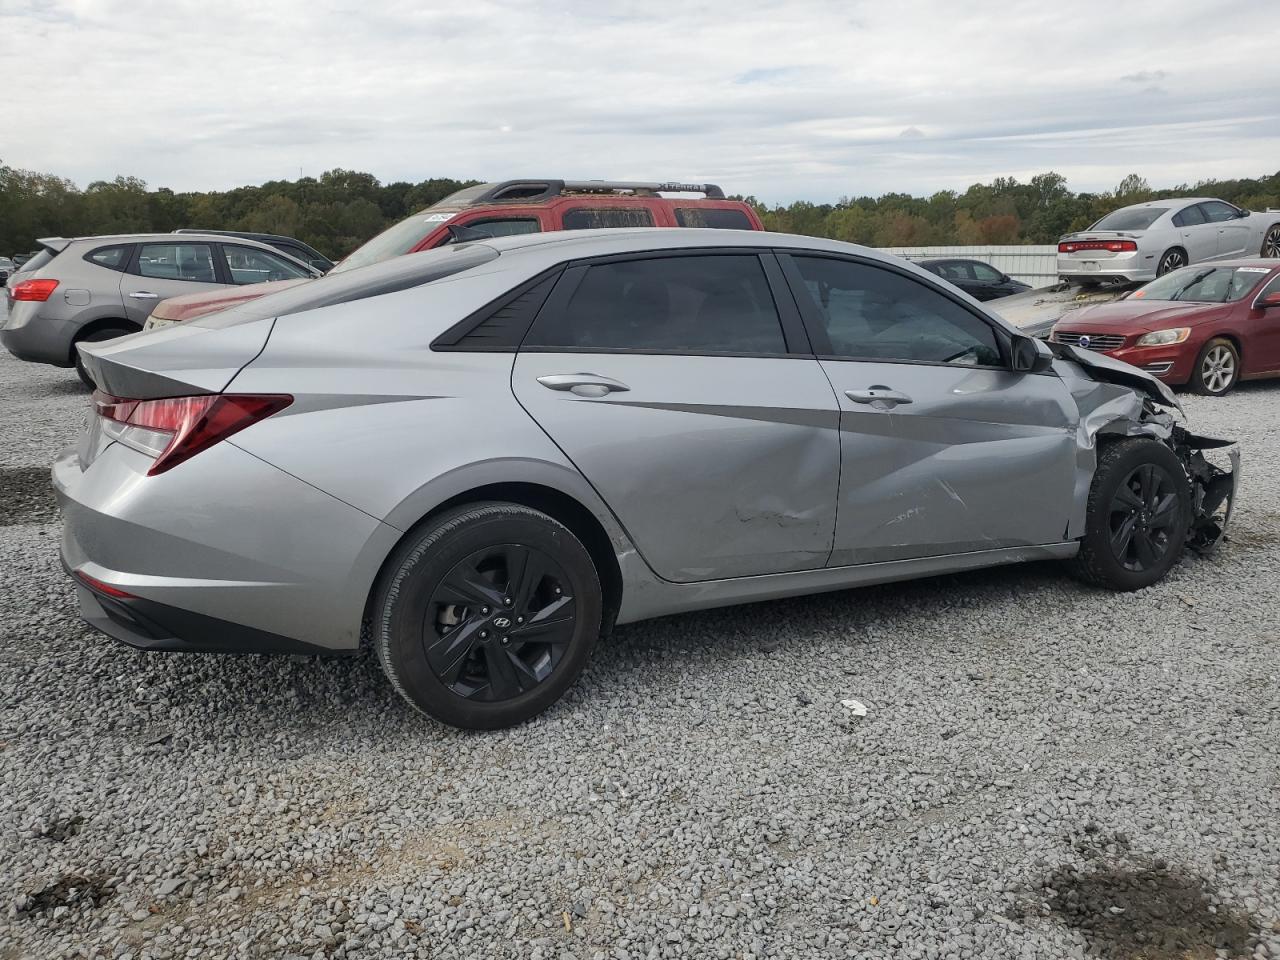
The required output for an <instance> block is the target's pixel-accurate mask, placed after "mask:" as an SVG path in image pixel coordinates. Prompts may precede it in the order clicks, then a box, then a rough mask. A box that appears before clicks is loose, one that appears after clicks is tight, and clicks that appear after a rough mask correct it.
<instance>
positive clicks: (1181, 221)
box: [1173, 203, 1204, 227]
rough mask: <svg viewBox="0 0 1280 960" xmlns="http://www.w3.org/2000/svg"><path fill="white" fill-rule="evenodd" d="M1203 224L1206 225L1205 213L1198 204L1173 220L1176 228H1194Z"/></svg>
mask: <svg viewBox="0 0 1280 960" xmlns="http://www.w3.org/2000/svg"><path fill="white" fill-rule="evenodd" d="M1201 223H1204V211H1203V210H1201V209H1200V204H1198V203H1197V204H1194V205H1193V206H1190V207H1187V209H1185V210H1183V211H1182V212H1181V213H1179V214H1178V215H1177V216H1175V217H1174V218H1173V225H1174V226H1175V227H1194V226H1197V225H1198V224H1201Z"/></svg>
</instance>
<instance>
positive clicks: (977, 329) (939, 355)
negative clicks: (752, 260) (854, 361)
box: [795, 257, 1001, 367]
mask: <svg viewBox="0 0 1280 960" xmlns="http://www.w3.org/2000/svg"><path fill="white" fill-rule="evenodd" d="M795 264H796V266H797V267H798V268H799V270H800V275H801V276H802V277H803V278H804V285H805V288H806V289H807V290H808V292H809V295H810V296H811V298H812V300H813V304H814V305H815V306H816V307H817V312H818V315H819V317H820V318H821V320H822V323H823V325H824V327H825V328H826V332H827V336H828V338H829V339H830V341H831V352H832V353H833V354H834V355H835V356H839V357H850V358H858V359H865V360H914V361H918V362H926V363H954V364H964V365H969V366H974V365H983V366H993V367H994V366H1000V365H1001V356H1000V348H999V346H998V345H997V343H996V337H995V332H994V331H993V330H992V329H991V327H990V325H989V324H987V323H986V322H984V321H983V320H981V319H979V318H978V317H976V316H974V315H973V314H972V313H970V312H969V311H968V310H966V309H965V308H964V307H962V306H960V305H959V304H958V303H955V302H954V301H952V300H950V299H948V298H947V297H945V296H943V295H942V294H941V293H939V292H938V291H936V290H934V289H932V288H930V287H928V286H926V285H925V284H923V283H921V282H919V281H918V280H913V279H911V278H910V277H905V276H903V275H902V274H900V273H895V272H893V271H891V270H886V269H883V268H881V267H873V266H870V265H867V264H860V263H852V262H850V261H847V260H828V259H825V258H822V257H796V258H795Z"/></svg>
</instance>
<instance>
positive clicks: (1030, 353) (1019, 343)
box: [1009, 333, 1048, 373]
mask: <svg viewBox="0 0 1280 960" xmlns="http://www.w3.org/2000/svg"><path fill="white" fill-rule="evenodd" d="M1036 344H1037V341H1036V340H1035V339H1034V338H1033V337H1026V336H1023V335H1022V334H1020V333H1015V334H1014V335H1013V340H1012V342H1011V343H1010V344H1009V353H1010V356H1011V363H1010V368H1011V369H1012V370H1013V372H1014V373H1035V372H1037V371H1039V370H1043V369H1044V368H1045V366H1047V364H1048V360H1047V359H1042V357H1041V354H1040V348H1039V347H1038V346H1037V345H1036Z"/></svg>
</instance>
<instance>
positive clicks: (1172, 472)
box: [1070, 437, 1191, 590]
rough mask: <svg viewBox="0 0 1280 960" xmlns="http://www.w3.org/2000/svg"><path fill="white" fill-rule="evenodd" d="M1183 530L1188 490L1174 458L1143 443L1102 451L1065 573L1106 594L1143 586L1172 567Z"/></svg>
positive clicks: (1188, 516)
mask: <svg viewBox="0 0 1280 960" xmlns="http://www.w3.org/2000/svg"><path fill="white" fill-rule="evenodd" d="M1135 481H1136V485H1137V490H1136V491H1135ZM1190 527H1191V484H1190V482H1189V481H1188V480H1187V474H1186V471H1185V470H1184V469H1183V466H1182V463H1181V461H1179V460H1178V457H1177V455H1176V454H1174V452H1173V451H1172V450H1170V449H1169V448H1168V447H1166V446H1165V445H1164V444H1163V443H1160V442H1159V441H1157V440H1149V439H1146V438H1145V437H1134V438H1131V439H1126V440H1119V441H1117V442H1114V443H1111V444H1108V445H1107V446H1104V447H1103V448H1102V449H1101V450H1100V451H1099V453H1098V466H1097V469H1096V470H1095V471H1094V474H1093V483H1092V484H1091V486H1090V488H1089V501H1088V506H1087V507H1086V511H1085V534H1084V537H1083V538H1082V539H1081V541H1080V552H1079V553H1078V554H1077V555H1076V556H1075V558H1074V559H1072V560H1071V561H1070V564H1071V572H1072V574H1073V575H1074V576H1076V577H1077V578H1078V579H1080V580H1083V581H1085V582H1086V583H1091V584H1093V585H1094V586H1098V587H1105V588H1107V589H1109V590H1141V589H1142V588H1143V587H1149V586H1151V585H1152V584H1153V583H1156V582H1157V581H1159V580H1160V579H1162V578H1163V577H1164V575H1165V574H1166V573H1168V572H1169V570H1170V569H1171V568H1172V567H1173V565H1174V564H1175V563H1177V562H1178V558H1179V557H1181V556H1182V550H1183V547H1184V546H1185V544H1186V540H1187V532H1188V530H1189V529H1190ZM1144 545H1145V546H1144Z"/></svg>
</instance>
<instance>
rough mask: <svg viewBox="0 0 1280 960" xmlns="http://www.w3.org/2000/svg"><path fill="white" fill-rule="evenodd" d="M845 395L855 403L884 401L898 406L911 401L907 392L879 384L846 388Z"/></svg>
mask: <svg viewBox="0 0 1280 960" xmlns="http://www.w3.org/2000/svg"><path fill="white" fill-rule="evenodd" d="M844 395H845V396H846V397H848V398H849V399H850V400H852V401H853V402H854V403H884V404H887V405H888V406H891V407H892V406H897V405H898V404H899V403H910V402H911V398H910V397H909V396H907V395H906V394H905V393H901V392H899V391H897V390H890V389H889V388H888V387H884V386H880V385H879V384H877V385H876V386H874V387H869V388H867V389H866V390H846V391H845V392H844Z"/></svg>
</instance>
